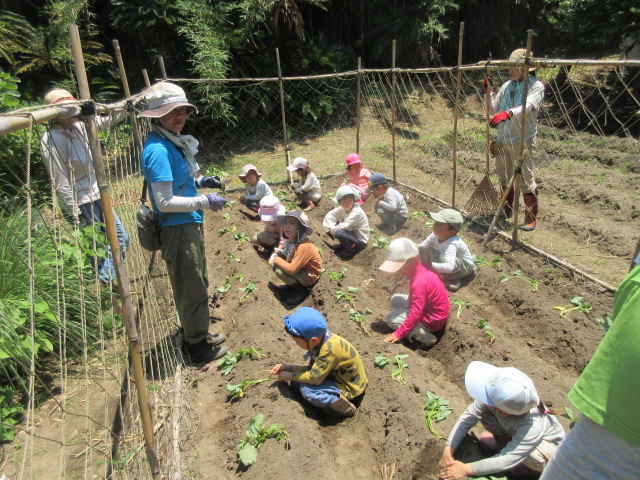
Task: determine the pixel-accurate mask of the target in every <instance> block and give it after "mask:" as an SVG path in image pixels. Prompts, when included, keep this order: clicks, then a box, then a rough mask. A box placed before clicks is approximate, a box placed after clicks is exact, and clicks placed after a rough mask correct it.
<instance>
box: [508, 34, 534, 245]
mask: <svg viewBox="0 0 640 480" xmlns="http://www.w3.org/2000/svg"><path fill="white" fill-rule="evenodd" d="M532 42H533V30H527V53H526V59H527V61H526V62H525V63H524V68H523V71H522V115H521V116H520V146H519V147H518V161H517V162H516V165H515V168H514V169H513V173H514V175H515V177H516V180H515V186H516V190H515V194H514V198H513V231H512V232H511V244H512V246H514V247H515V246H516V243H517V242H518V207H519V205H520V182H521V181H522V162H523V161H524V127H525V124H526V117H527V116H526V115H525V113H526V111H527V95H528V94H529V57H530V56H531V43H532Z"/></svg>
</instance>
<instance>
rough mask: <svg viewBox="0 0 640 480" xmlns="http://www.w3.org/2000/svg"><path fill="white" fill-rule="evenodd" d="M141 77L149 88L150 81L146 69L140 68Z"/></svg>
mask: <svg viewBox="0 0 640 480" xmlns="http://www.w3.org/2000/svg"><path fill="white" fill-rule="evenodd" d="M142 77H143V78H144V84H145V85H146V86H147V88H149V87H150V86H151V82H150V81H149V74H148V73H147V69H146V68H143V69H142Z"/></svg>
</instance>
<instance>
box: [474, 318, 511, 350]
mask: <svg viewBox="0 0 640 480" xmlns="http://www.w3.org/2000/svg"><path fill="white" fill-rule="evenodd" d="M476 328H479V329H480V330H482V334H483V335H484V336H485V337H487V338H488V339H489V346H490V347H491V348H493V349H494V350H495V351H496V352H497V353H499V354H500V355H502V357H503V358H508V359H509V360H513V357H510V356H509V355H507V354H506V353H504V352H503V351H502V350H500V349H499V348H498V347H496V346H495V341H496V338H498V337H497V336H496V332H494V331H493V327H492V326H491V325H487V319H486V318H484V317H482V318H480V320H478V324H477V325H476Z"/></svg>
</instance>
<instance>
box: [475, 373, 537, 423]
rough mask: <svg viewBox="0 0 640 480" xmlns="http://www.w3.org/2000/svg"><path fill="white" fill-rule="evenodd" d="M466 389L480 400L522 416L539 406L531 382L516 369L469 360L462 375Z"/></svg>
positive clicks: (534, 388)
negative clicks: (465, 371)
mask: <svg viewBox="0 0 640 480" xmlns="http://www.w3.org/2000/svg"><path fill="white" fill-rule="evenodd" d="M464 384H465V387H467V392H469V395H471V396H472V397H473V398H475V399H476V400H477V401H479V402H480V403H484V404H485V405H490V406H492V407H496V408H499V409H500V410H502V411H503V412H506V413H508V414H510V415H523V414H525V413H527V412H528V411H529V410H531V409H532V408H533V407H535V406H536V405H538V403H539V402H540V397H539V396H538V392H537V391H536V387H535V385H534V384H533V381H532V380H531V379H530V378H529V377H528V376H526V375H525V374H524V373H522V372H521V371H520V370H518V369H517V368H513V367H502V368H499V367H494V366H493V365H490V364H488V363H484V362H477V361H475V362H471V363H470V364H469V366H468V367H467V373H466V374H465V377H464Z"/></svg>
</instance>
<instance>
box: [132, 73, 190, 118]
mask: <svg viewBox="0 0 640 480" xmlns="http://www.w3.org/2000/svg"><path fill="white" fill-rule="evenodd" d="M144 99H145V101H146V102H147V109H146V110H144V111H142V112H140V113H139V114H138V116H139V117H147V118H160V117H164V116H165V115H166V114H167V113H170V112H171V111H172V110H174V109H176V108H178V107H187V115H188V114H191V113H194V112H195V113H198V109H197V108H196V107H195V106H194V105H192V104H190V103H189V102H188V101H187V96H186V94H185V93H184V90H183V89H182V88H180V87H179V86H178V85H175V84H173V83H170V82H160V83H157V84H155V85H154V86H153V87H151V88H150V89H149V90H147V92H146V93H145V95H144Z"/></svg>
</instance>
